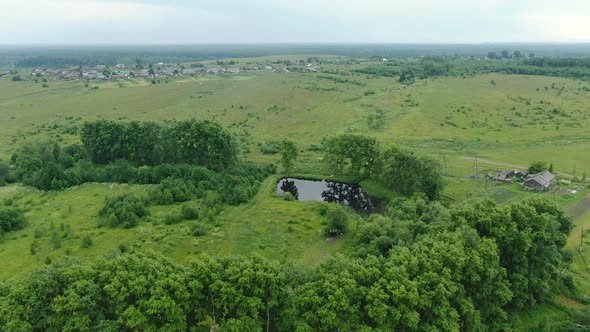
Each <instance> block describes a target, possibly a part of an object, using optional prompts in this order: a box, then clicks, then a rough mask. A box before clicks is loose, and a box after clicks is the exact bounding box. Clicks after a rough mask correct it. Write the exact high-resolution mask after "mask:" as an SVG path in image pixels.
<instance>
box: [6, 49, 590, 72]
mask: <svg viewBox="0 0 590 332" xmlns="http://www.w3.org/2000/svg"><path fill="white" fill-rule="evenodd" d="M498 49H521V51H522V52H523V53H522V54H529V53H535V54H536V55H537V56H549V57H588V56H590V45H589V44H555V45H551V44H538V45H536V44H486V45H476V44H464V45H457V44H454V45H445V44H422V45H417V44H273V45H255V44H251V45H245V44H242V45H239V44H237V45H184V46H182V45H178V46H70V47H68V46H50V47H43V48H41V47H36V46H29V47H27V46H18V47H17V46H13V47H0V67H3V66H9V65H17V67H29V66H41V67H43V66H63V65H92V64H98V63H102V64H106V65H112V64H115V63H125V64H134V63H135V60H136V59H137V58H141V59H142V60H143V62H144V63H156V62H165V63H178V62H189V61H199V60H212V59H222V58H240V57H255V56H268V55H296V54H333V55H340V56H350V57H364V58H368V57H380V58H383V57H385V58H390V57H416V56H454V55H458V56H486V55H487V54H488V53H489V52H490V51H494V50H498Z"/></svg>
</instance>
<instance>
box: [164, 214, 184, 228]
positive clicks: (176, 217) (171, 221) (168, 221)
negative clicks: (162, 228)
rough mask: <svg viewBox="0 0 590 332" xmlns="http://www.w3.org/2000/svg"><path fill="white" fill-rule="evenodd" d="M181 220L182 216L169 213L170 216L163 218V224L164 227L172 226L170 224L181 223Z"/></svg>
mask: <svg viewBox="0 0 590 332" xmlns="http://www.w3.org/2000/svg"><path fill="white" fill-rule="evenodd" d="M182 220H183V219H182V215H181V214H177V213H171V214H167V215H166V217H165V218H164V223H165V224H166V225H172V224H176V223H179V222H181V221H182Z"/></svg>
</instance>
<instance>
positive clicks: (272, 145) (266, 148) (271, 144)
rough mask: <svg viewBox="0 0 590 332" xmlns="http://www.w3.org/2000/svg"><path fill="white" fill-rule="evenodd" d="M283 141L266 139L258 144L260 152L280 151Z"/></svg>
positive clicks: (271, 152) (273, 152)
mask: <svg viewBox="0 0 590 332" xmlns="http://www.w3.org/2000/svg"><path fill="white" fill-rule="evenodd" d="M282 146H283V143H282V142H281V141H267V142H264V143H262V144H260V152H262V154H277V153H279V152H281V148H282Z"/></svg>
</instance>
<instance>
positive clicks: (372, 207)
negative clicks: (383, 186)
mask: <svg viewBox="0 0 590 332" xmlns="http://www.w3.org/2000/svg"><path fill="white" fill-rule="evenodd" d="M287 192H289V193H291V194H292V195H293V197H295V199H297V200H300V201H319V202H335V203H340V204H344V205H347V206H350V207H351V208H352V209H353V210H354V211H356V212H357V213H360V214H363V215H367V214H370V213H380V212H383V209H384V206H385V201H384V200H381V199H377V198H375V197H372V196H370V195H369V194H367V193H366V192H365V191H364V190H363V189H362V188H361V187H359V186H357V185H354V184H348V183H341V182H333V181H314V180H304V179H291V178H289V179H287V178H286V179H282V180H281V181H279V183H278V184H277V193H278V194H280V195H282V194H284V193H287Z"/></svg>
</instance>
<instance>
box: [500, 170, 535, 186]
mask: <svg viewBox="0 0 590 332" xmlns="http://www.w3.org/2000/svg"><path fill="white" fill-rule="evenodd" d="M528 175H529V172H528V171H518V170H506V171H502V172H501V173H499V174H498V175H496V176H495V177H493V179H494V180H495V181H498V182H504V183H512V179H513V178H519V179H525V178H526V177H527V176H528Z"/></svg>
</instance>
